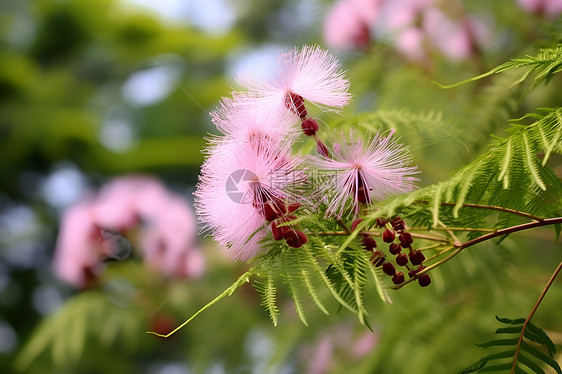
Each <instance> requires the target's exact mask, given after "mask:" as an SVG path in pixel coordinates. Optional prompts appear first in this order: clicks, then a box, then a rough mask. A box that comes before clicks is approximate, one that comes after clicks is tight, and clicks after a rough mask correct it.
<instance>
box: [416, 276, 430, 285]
mask: <svg viewBox="0 0 562 374" xmlns="http://www.w3.org/2000/svg"><path fill="white" fill-rule="evenodd" d="M418 283H419V285H420V286H422V287H427V286H429V284H430V283H431V278H430V277H429V275H428V274H422V275H420V277H419V278H418Z"/></svg>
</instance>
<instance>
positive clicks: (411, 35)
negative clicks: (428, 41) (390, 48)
mask: <svg viewBox="0 0 562 374" xmlns="http://www.w3.org/2000/svg"><path fill="white" fill-rule="evenodd" d="M395 43H396V44H395V47H396V49H397V50H398V51H399V52H400V53H402V54H403V55H404V56H405V57H406V58H408V59H409V60H412V61H420V60H422V59H423V58H424V57H425V56H426V51H425V45H424V43H425V35H424V33H423V31H422V30H420V29H419V28H418V27H415V26H412V27H408V28H406V29H404V30H402V31H400V32H399V33H398V34H397V36H396V42H395Z"/></svg>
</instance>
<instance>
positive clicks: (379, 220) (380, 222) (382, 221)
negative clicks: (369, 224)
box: [375, 218, 386, 227]
mask: <svg viewBox="0 0 562 374" xmlns="http://www.w3.org/2000/svg"><path fill="white" fill-rule="evenodd" d="M375 224H376V225H377V227H384V225H386V220H385V219H382V218H377V221H376V223H375Z"/></svg>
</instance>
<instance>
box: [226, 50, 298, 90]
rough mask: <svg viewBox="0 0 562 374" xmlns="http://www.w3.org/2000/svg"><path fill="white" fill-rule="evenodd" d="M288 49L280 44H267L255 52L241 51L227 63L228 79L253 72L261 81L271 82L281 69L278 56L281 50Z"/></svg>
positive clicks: (233, 55) (234, 54) (235, 53)
mask: <svg viewBox="0 0 562 374" xmlns="http://www.w3.org/2000/svg"><path fill="white" fill-rule="evenodd" d="M284 49H287V47H286V46H283V45H279V44H265V45H263V46H261V47H259V48H256V49H253V50H240V51H237V52H234V53H233V54H232V55H231V57H230V58H229V61H228V63H227V68H226V69H227V72H226V76H227V77H232V79H234V77H236V76H237V75H238V74H241V73H246V72H251V74H252V75H253V76H255V77H258V78H259V79H262V80H265V81H269V80H271V79H272V78H273V77H274V76H275V75H276V73H277V70H278V69H279V64H278V55H279V51H280V50H284Z"/></svg>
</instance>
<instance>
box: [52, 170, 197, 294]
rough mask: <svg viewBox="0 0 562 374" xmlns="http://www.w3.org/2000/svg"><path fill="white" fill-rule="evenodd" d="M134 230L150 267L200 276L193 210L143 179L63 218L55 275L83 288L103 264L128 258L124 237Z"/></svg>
mask: <svg viewBox="0 0 562 374" xmlns="http://www.w3.org/2000/svg"><path fill="white" fill-rule="evenodd" d="M132 229H138V230H137V231H138V233H137V234H138V238H139V240H138V243H135V244H138V247H139V252H140V254H141V255H142V256H143V257H144V258H145V261H146V262H148V263H149V266H151V267H153V268H155V269H157V270H158V271H160V272H162V273H164V274H166V275H169V276H178V277H193V276H197V275H199V274H200V273H201V272H202V270H203V265H204V261H203V259H202V255H201V253H200V251H199V248H198V247H197V245H196V234H197V224H196V220H195V215H194V213H193V210H192V208H190V207H189V206H188V205H187V202H186V201H185V199H183V198H182V197H181V196H180V195H178V194H175V193H173V192H171V191H169V190H168V189H167V188H166V187H164V185H163V184H162V183H160V182H159V181H158V180H156V179H153V178H150V177H144V176H127V177H121V178H117V179H115V180H113V181H111V182H110V183H108V184H106V185H105V186H104V187H102V188H101V190H100V192H99V193H98V194H97V196H95V197H91V198H89V199H88V200H86V201H85V202H82V203H79V204H77V205H76V206H74V207H72V208H70V209H69V210H68V211H67V212H66V213H65V215H64V216H63V220H62V223H61V229H60V233H59V236H58V240H57V246H56V252H55V260H54V268H55V272H56V273H57V274H58V275H59V277H60V278H61V279H63V280H65V281H66V282H68V283H70V284H72V285H74V286H76V287H87V286H88V285H89V284H90V283H91V282H92V281H93V280H95V278H96V274H97V273H98V272H99V270H101V268H102V267H103V262H104V261H107V260H121V259H124V258H126V257H128V255H129V254H130V251H131V245H130V243H129V242H128V241H126V239H125V238H124V237H127V236H128V234H129V233H130V232H131V231H130V230H132ZM136 236H137V235H134V237H136ZM135 247H137V245H135Z"/></svg>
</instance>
